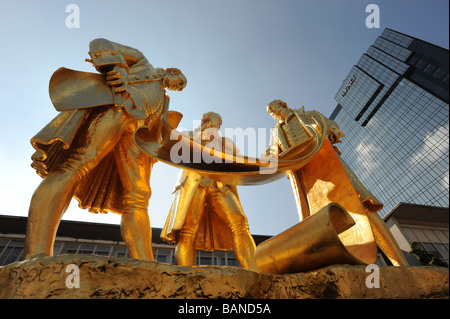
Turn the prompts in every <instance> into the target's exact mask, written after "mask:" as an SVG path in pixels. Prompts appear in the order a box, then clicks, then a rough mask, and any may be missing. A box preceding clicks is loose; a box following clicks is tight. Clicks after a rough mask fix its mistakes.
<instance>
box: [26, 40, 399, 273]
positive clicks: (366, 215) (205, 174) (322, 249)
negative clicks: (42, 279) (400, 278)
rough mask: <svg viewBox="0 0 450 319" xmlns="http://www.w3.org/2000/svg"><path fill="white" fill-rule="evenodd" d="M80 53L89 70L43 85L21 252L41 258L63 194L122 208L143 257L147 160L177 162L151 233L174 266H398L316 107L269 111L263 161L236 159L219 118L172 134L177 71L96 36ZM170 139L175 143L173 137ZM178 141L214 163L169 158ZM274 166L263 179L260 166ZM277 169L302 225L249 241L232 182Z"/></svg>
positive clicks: (93, 205) (285, 269)
mask: <svg viewBox="0 0 450 319" xmlns="http://www.w3.org/2000/svg"><path fill="white" fill-rule="evenodd" d="M89 49H90V51H89V55H90V57H91V59H87V60H86V61H88V62H90V63H92V65H93V66H94V67H95V68H96V70H97V71H98V73H87V72H79V71H74V70H70V69H65V68H60V69H58V70H57V71H56V72H55V73H54V74H53V76H52V78H51V80H50V89H49V90H50V97H51V100H52V103H53V105H54V107H55V108H56V110H57V111H59V113H58V115H57V116H56V117H55V118H54V119H53V120H52V121H50V123H49V124H48V125H46V126H45V127H44V128H43V129H42V130H41V131H40V132H39V133H37V134H36V135H35V136H34V137H33V138H32V139H31V143H32V145H33V147H34V148H35V150H36V152H35V153H34V154H33V156H32V167H33V168H35V169H36V171H37V173H38V174H39V175H40V176H41V177H42V178H43V180H42V182H41V183H40V185H39V186H38V187H37V189H36V191H35V192H34V194H33V196H32V199H31V203H30V208H29V215H28V224H27V234H26V244H25V259H31V258H39V257H43V256H51V255H52V254H53V244H54V241H55V236H56V232H57V229H58V225H59V222H60V220H61V218H62V216H63V214H64V212H65V211H66V209H67V207H68V206H69V203H70V201H71V199H72V197H75V198H76V199H77V200H78V202H79V206H80V207H81V208H84V209H86V208H87V209H88V210H89V211H91V212H95V213H97V212H102V213H106V212H114V213H117V214H120V215H121V224H120V226H121V234H122V237H123V240H124V242H125V243H126V245H127V248H128V251H129V256H130V257H131V258H137V259H143V260H153V259H154V257H153V251H152V238H151V227H150V218H149V214H148V205H149V199H150V196H151V189H150V175H151V171H152V168H153V164H154V163H156V162H157V161H161V162H163V163H166V164H169V165H172V166H175V167H178V168H181V174H180V176H179V180H178V183H177V185H176V187H175V192H174V193H175V194H174V200H173V203H172V207H171V209H170V212H169V214H168V217H167V221H166V224H165V226H164V228H163V230H162V233H161V237H162V239H164V240H165V241H167V242H168V243H171V244H175V245H176V248H175V262H176V264H178V265H194V264H195V260H196V258H195V256H196V250H197V249H200V250H208V251H211V250H230V249H232V250H233V251H234V254H235V256H236V258H237V260H238V262H239V264H240V265H241V267H244V268H248V269H250V270H253V271H261V272H274V273H291V272H299V271H308V270H313V269H316V268H319V267H322V266H327V265H331V264H337V263H349V264H370V263H375V260H376V256H377V246H378V247H379V248H380V249H381V250H382V251H383V252H384V253H385V254H386V256H387V257H388V258H389V259H390V260H391V261H392V263H393V265H395V266H404V265H407V262H406V259H405V257H404V256H403V254H402V252H401V250H400V248H399V246H398V244H397V243H396V241H395V239H394V238H393V237H392V235H391V233H390V231H389V229H388V228H387V226H386V225H385V223H384V222H383V220H382V219H381V218H380V216H379V215H378V214H377V211H379V210H380V209H381V207H382V204H381V203H380V202H378V200H377V199H376V198H375V197H374V196H373V195H372V194H371V193H370V192H369V191H368V190H367V189H366V188H365V187H364V186H363V185H362V183H361V182H360V181H359V180H358V178H357V177H356V176H355V175H354V174H353V172H352V171H351V170H350V169H349V168H348V166H347V165H346V164H345V162H344V161H343V160H342V158H341V157H340V152H339V150H338V149H337V147H336V146H335V145H334V144H336V143H339V142H341V141H340V138H341V137H343V136H344V134H343V133H342V132H341V131H340V130H339V128H338V126H337V125H336V123H334V122H333V121H331V120H329V119H327V118H325V117H324V116H323V115H322V114H320V113H319V112H316V111H305V110H304V109H303V107H302V108H300V109H290V108H289V107H288V106H287V105H286V103H284V102H283V101H281V100H274V101H272V102H271V103H269V104H268V106H267V111H268V113H269V114H270V115H271V116H272V117H273V118H274V119H275V120H277V124H276V126H275V127H274V128H272V137H271V141H270V143H269V146H268V148H267V150H266V152H265V153H264V154H263V155H262V156H261V158H258V159H254V158H249V157H246V156H241V155H240V154H239V150H237V148H236V146H235V144H234V143H233V142H232V141H231V140H230V139H227V138H225V137H221V136H220V135H219V129H220V127H221V125H222V119H221V117H220V115H219V114H217V113H214V112H209V113H206V114H203V116H202V120H201V126H200V127H199V128H195V129H194V130H193V131H190V132H182V133H178V132H177V131H176V127H177V126H178V123H179V121H180V120H181V117H182V115H181V113H178V112H174V111H169V96H168V95H167V94H166V90H165V89H169V90H177V91H181V90H183V88H184V87H185V86H186V83H187V80H186V78H185V76H184V75H183V73H182V72H181V71H180V70H178V69H176V68H167V69H161V68H154V67H153V66H152V65H151V64H150V63H149V61H148V60H147V59H146V58H145V56H144V55H143V54H142V53H141V52H140V51H138V50H136V49H134V48H131V47H128V46H125V45H121V44H118V43H115V42H111V41H109V40H106V39H96V40H93V41H92V42H91V43H90V47H89ZM174 136H175V138H174ZM176 143H182V146H183V147H186V148H187V150H188V151H189V150H190V151H192V152H195V151H196V150H200V151H201V152H202V154H204V153H206V154H209V155H211V156H212V157H213V158H215V159H228V160H227V161H225V162H220V161H219V163H218V162H217V161H216V162H215V163H214V165H211V164H210V163H211V162H206V161H204V160H201V161H200V162H199V163H195V164H193V163H192V161H185V162H183V161H181V162H180V161H175V160H174V159H173V156H171V155H173V152H171V150H172V148H173V147H174V145H176ZM267 168H272V169H273V172H272V173H267V172H266V173H264V174H262V169H267ZM282 176H287V177H288V178H289V180H290V182H291V185H292V189H293V191H294V195H295V198H296V201H297V208H298V213H299V216H300V223H298V224H297V225H294V226H293V227H292V228H290V229H288V230H286V231H285V232H283V233H281V234H279V235H277V236H274V237H273V238H271V239H269V240H267V241H265V242H263V243H261V244H260V245H258V247H256V245H255V242H254V240H253V237H252V236H251V234H250V231H249V225H248V221H247V218H246V216H245V214H244V211H243V209H242V206H241V202H240V199H239V194H238V191H237V187H236V186H237V185H255V184H262V183H269V182H271V181H273V180H275V179H278V178H280V177H282Z"/></svg>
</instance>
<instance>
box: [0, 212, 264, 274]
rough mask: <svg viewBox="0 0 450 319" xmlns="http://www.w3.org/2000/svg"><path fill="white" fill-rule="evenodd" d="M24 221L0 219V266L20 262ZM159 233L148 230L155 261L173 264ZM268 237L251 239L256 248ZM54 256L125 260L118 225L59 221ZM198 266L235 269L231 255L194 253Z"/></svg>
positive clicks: (169, 249) (171, 252) (171, 250)
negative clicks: (76, 255) (98, 256)
mask: <svg viewBox="0 0 450 319" xmlns="http://www.w3.org/2000/svg"><path fill="white" fill-rule="evenodd" d="M26 225H27V218H26V217H17V216H4V215H3V216H2V215H0V266H2V265H7V264H10V263H13V262H16V261H20V260H22V259H23V250H24V245H25V234H26ZM160 234H161V229H160V228H152V241H153V243H152V245H153V254H154V256H155V259H156V260H158V261H160V262H164V263H169V264H175V262H174V251H175V246H174V245H168V244H167V243H165V242H164V241H162V240H161V238H160ZM268 238H270V236H262V235H253V239H254V240H255V243H256V244H257V245H258V244H259V243H261V242H263V241H264V240H266V239H268ZM53 254H54V255H62V254H87V255H100V256H108V257H128V251H127V247H126V245H125V243H124V242H123V241H122V236H121V234H120V226H119V225H109V224H98V223H86V222H76V221H65V220H62V221H61V223H60V226H59V228H58V233H57V237H56V240H55V245H54V247H53ZM197 264H198V265H216V266H235V267H239V263H238V262H237V260H236V258H235V256H234V254H233V251H231V250H230V251H214V252H211V251H197Z"/></svg>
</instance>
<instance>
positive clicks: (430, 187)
mask: <svg viewBox="0 0 450 319" xmlns="http://www.w3.org/2000/svg"><path fill="white" fill-rule="evenodd" d="M448 99H449V55H448V50H447V49H443V48H441V47H438V46H435V45H433V44H430V43H427V42H425V41H422V40H420V39H417V38H414V37H411V36H408V35H405V34H402V33H399V32H396V31H394V30H391V29H385V30H384V31H383V32H382V34H381V35H380V36H379V37H378V38H377V39H376V41H375V43H374V44H373V45H371V46H370V47H369V49H368V50H367V52H366V53H364V54H363V55H362V57H361V58H360V59H359V61H358V63H357V64H356V65H355V66H353V68H352V69H351V70H350V73H349V74H348V75H347V77H346V78H345V79H344V81H343V83H342V85H341V86H340V88H339V90H338V92H337V93H336V95H335V100H336V101H337V102H338V105H337V107H336V108H335V110H334V111H333V113H332V115H331V116H330V118H331V119H333V120H334V121H335V122H336V123H337V124H338V125H339V127H340V129H341V130H342V131H343V132H344V134H345V135H346V136H345V137H344V138H343V139H342V144H339V145H338V147H339V149H340V150H341V152H342V155H341V156H342V158H343V159H344V160H345V161H346V162H347V164H348V165H349V166H350V168H352V170H353V171H354V172H355V173H356V175H357V176H358V177H359V178H360V179H361V181H362V182H363V184H365V186H366V187H367V188H368V189H369V190H370V191H371V192H372V193H373V194H374V195H375V196H376V197H378V199H379V200H380V201H381V202H382V203H383V204H384V208H383V209H382V210H381V211H380V215H381V216H385V215H386V214H387V213H388V212H390V211H391V210H392V209H393V208H394V207H396V206H397V205H398V204H399V203H401V202H406V203H412V204H418V205H428V206H437V207H448V205H449V197H448V195H449V104H448Z"/></svg>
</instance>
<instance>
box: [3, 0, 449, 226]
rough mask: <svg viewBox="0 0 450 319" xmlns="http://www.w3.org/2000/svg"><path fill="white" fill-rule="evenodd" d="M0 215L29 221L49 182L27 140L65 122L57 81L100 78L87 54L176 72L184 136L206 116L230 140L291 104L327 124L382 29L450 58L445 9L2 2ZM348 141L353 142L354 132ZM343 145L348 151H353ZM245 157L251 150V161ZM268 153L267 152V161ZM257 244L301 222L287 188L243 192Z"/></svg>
mask: <svg viewBox="0 0 450 319" xmlns="http://www.w3.org/2000/svg"><path fill="white" fill-rule="evenodd" d="M71 3H73V4H76V5H77V6H78V7H79V9H80V27H79V28H67V27H66V23H65V22H66V17H67V16H68V15H69V13H67V12H66V6H67V5H69V4H71ZM371 3H374V4H377V5H378V6H379V8H380V28H379V29H376V28H372V29H369V28H367V27H366V25H365V20H366V17H367V15H368V14H369V13H366V12H365V9H366V6H367V5H368V4H371ZM1 4H2V5H1V8H2V10H1V11H0V34H1V38H2V41H1V50H0V92H1V96H2V103H1V106H0V108H1V111H2V112H1V114H2V117H1V118H0V121H1V122H0V124H1V125H0V133H1V137H2V138H1V139H0V181H1V185H0V205H1V206H0V214H4V215H17V216H26V215H27V210H28V205H29V201H30V198H31V195H32V193H33V191H34V189H35V188H36V187H37V185H38V184H39V182H40V180H41V179H40V177H39V176H38V175H37V174H36V173H35V172H34V170H33V169H32V168H31V167H30V157H31V155H32V153H33V148H32V147H31V145H30V143H29V140H30V138H31V137H32V136H33V135H34V134H35V133H37V132H38V131H39V130H40V129H41V128H42V127H43V126H45V125H46V124H47V122H48V121H50V120H51V119H52V118H53V117H54V116H55V115H56V114H57V112H56V111H55V110H54V108H53V106H52V104H51V102H50V99H49V96H48V81H49V79H50V77H51V75H52V73H53V72H54V71H55V70H56V69H58V68H59V67H61V66H64V67H67V68H72V69H76V70H81V71H87V72H95V70H94V69H93V68H92V67H91V66H90V65H88V64H87V63H85V62H84V59H85V58H88V44H89V42H90V41H91V40H92V39H94V38H97V37H104V38H107V39H110V40H113V41H116V42H119V43H122V44H126V45H129V46H132V47H135V48H137V49H139V50H140V51H142V52H143V53H144V55H145V56H146V57H147V58H148V60H149V61H150V62H151V63H152V64H153V65H154V66H155V67H163V68H166V67H178V68H180V69H181V70H182V71H183V73H184V74H185V75H186V77H187V79H188V85H187V87H186V89H185V90H184V91H182V92H171V91H169V95H170V96H171V106H170V108H171V109H172V110H177V111H179V112H181V113H183V114H184V118H183V120H182V122H181V123H180V126H181V127H183V128H186V129H192V125H193V121H194V120H199V119H200V117H201V115H202V114H203V113H205V112H208V111H215V112H218V113H220V114H221V115H222V118H223V128H225V127H229V128H238V127H240V128H243V129H246V128H254V129H257V128H267V129H269V128H270V127H273V126H274V125H275V122H274V120H273V119H272V118H271V117H270V116H269V115H268V114H267V113H266V111H265V106H266V105H267V103H268V102H270V101H272V100H274V99H282V100H284V101H286V102H287V103H288V105H289V106H290V107H292V108H298V107H300V106H302V105H304V106H305V109H307V110H317V111H320V112H322V113H323V114H324V115H326V116H329V115H330V114H331V112H332V111H333V109H334V108H335V106H336V104H337V102H336V101H335V100H334V95H335V94H336V92H337V90H338V89H339V86H340V84H341V83H342V80H343V79H344V78H345V77H346V75H347V74H348V72H349V70H350V69H351V67H352V66H353V65H354V64H356V63H357V61H358V59H359V57H360V56H361V55H362V54H363V53H364V52H365V51H366V50H367V48H368V47H369V46H370V45H371V44H372V43H373V42H374V41H375V39H376V37H377V36H379V35H380V34H381V32H382V31H383V29H384V28H392V29H394V30H397V31H400V32H403V33H406V34H409V35H412V36H414V37H417V38H421V39H423V40H426V41H429V42H431V43H434V44H437V45H439V46H442V47H444V48H447V49H448V38H449V33H448V30H449V17H448V10H449V8H448V6H449V2H448V1H447V0H428V1H418V0H396V1H361V0H316V1H313V0H276V1H275V0H270V1H269V0H215V1H212V0H210V1H206V0H190V1H181V0H165V1H133V0H129V1H98V0H96V1H77V0H72V1H61V0H58V1H55V0H45V1H20V0H18V1H4V0H2V1H1ZM344 133H345V132H344ZM344 143H345V139H344ZM241 151H243V153H246V149H245V147H244V149H241ZM262 151H263V150H258V153H260V152H262ZM177 175H178V170H177V169H175V168H172V167H169V166H167V165H164V164H162V163H158V164H157V165H155V167H154V170H153V173H152V179H151V186H152V191H153V195H152V198H151V200H150V205H149V213H150V218H151V222H152V226H154V227H162V226H163V225H164V222H165V219H166V217H167V214H168V212H169V208H170V205H171V202H172V199H173V195H172V194H171V193H172V191H173V188H174V186H175V182H176V178H177ZM239 193H240V197H241V202H242V205H243V208H244V212H245V213H246V215H247V217H248V220H249V224H250V230H251V232H252V233H254V234H264V235H276V234H278V233H280V232H281V231H283V230H285V229H287V228H289V227H291V226H293V225H294V224H296V223H297V222H298V215H297V210H296V207H295V202H294V196H293V194H292V190H291V188H290V184H289V181H288V180H287V179H285V178H284V179H281V180H279V181H277V182H273V183H270V184H266V185H262V186H251V187H250V186H242V187H239ZM64 219H70V220H83V221H92V222H100V223H116V224H117V223H119V222H120V217H119V216H117V215H114V214H107V215H94V214H91V213H89V212H87V211H84V210H81V209H79V208H78V207H77V205H76V201H75V200H74V201H73V202H72V205H71V207H70V208H69V210H68V212H67V213H66V214H65V216H64Z"/></svg>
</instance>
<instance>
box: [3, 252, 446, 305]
mask: <svg viewBox="0 0 450 319" xmlns="http://www.w3.org/2000/svg"><path fill="white" fill-rule="evenodd" d="M71 264H75V265H77V267H75V268H78V269H79V288H68V287H67V285H69V286H70V285H73V284H76V281H75V280H72V279H73V276H74V274H75V273H74V272H72V271H73V270H70V269H71V268H70V267H68V266H69V265H71ZM66 270H67V271H68V272H66ZM379 270H380V272H379V275H380V281H379V282H380V288H367V286H366V279H367V277H368V276H369V275H370V274H371V273H368V272H366V267H364V266H349V265H336V266H330V267H326V268H321V269H319V270H316V271H311V272H307V273H298V274H289V275H275V274H260V273H256V272H252V271H249V270H246V269H241V268H236V267H217V266H195V267H186V266H174V265H169V264H165V263H160V262H149V261H142V260H135V259H127V258H107V257H101V256H91V255H60V256H54V257H44V258H40V259H33V260H26V261H23V262H16V263H13V264H10V265H6V266H2V267H0V298H39V299H40V298H105V299H107V298H133V299H137V298H158V299H160V298H161V299H162V298H164V299H165V298H188V299H216V298H233V299H234V298H251V299H291V298H297V299H308V298H309V299H311V298H312V299H317V298H328V299H355V298H358V299H359V298H365V299H373V298H387V299H393V298H402V299H405V298H407V299H411V298H414V299H416V298H420V299H426V298H448V297H449V284H448V278H449V272H448V269H447V268H440V267H401V268H398V267H380V269H379ZM71 276H72V277H71Z"/></svg>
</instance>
